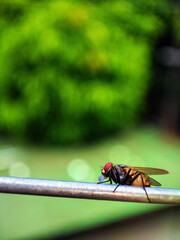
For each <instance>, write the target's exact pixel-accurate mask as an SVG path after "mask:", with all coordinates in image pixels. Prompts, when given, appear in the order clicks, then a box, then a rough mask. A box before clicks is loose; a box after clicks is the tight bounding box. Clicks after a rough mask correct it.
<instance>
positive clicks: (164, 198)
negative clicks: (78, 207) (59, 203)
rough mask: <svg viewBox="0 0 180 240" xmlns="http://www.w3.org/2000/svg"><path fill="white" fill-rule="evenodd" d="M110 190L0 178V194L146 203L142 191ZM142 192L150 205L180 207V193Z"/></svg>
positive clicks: (104, 186) (110, 187) (81, 184)
mask: <svg viewBox="0 0 180 240" xmlns="http://www.w3.org/2000/svg"><path fill="white" fill-rule="evenodd" d="M114 188H115V185H112V184H96V183H87V182H86V183H85V182H67V181H55V180H45V179H32V178H16V177H0V192H1V193H14V194H27V195H40V196H54V197H67V198H84V199H97V200H112V201H127V202H144V203H148V199H147V197H146V194H145V191H144V189H143V188H142V187H132V186H125V185H121V186H119V187H118V188H117V190H116V192H115V193H113V190H114ZM146 191H147V193H148V196H149V198H150V200H151V203H168V204H180V189H164V188H160V187H156V188H151V187H147V188H146Z"/></svg>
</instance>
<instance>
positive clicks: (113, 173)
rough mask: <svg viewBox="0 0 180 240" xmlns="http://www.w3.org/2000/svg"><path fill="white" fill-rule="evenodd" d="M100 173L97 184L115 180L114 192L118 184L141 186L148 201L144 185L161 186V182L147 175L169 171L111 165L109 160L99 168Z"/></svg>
mask: <svg viewBox="0 0 180 240" xmlns="http://www.w3.org/2000/svg"><path fill="white" fill-rule="evenodd" d="M101 173H102V174H101V175H100V176H99V182H98V184H100V183H105V182H110V183H111V184H112V182H115V183H116V184H118V185H117V186H116V187H115V189H114V190H113V192H115V191H116V189H117V188H118V187H119V186H120V185H130V186H136V187H143V189H144V192H145V194H146V197H147V199H148V201H149V202H151V200H150V198H149V196H148V193H147V190H146V187H150V186H151V185H152V186H161V184H160V183H159V182H157V181H156V180H155V179H153V178H151V177H149V176H148V175H158V174H168V173H169V172H168V171H166V170H164V169H158V168H147V167H131V166H126V165H123V164H120V165H113V164H112V163H111V162H109V163H106V165H105V166H104V167H103V168H102V169H101ZM106 179H107V180H106Z"/></svg>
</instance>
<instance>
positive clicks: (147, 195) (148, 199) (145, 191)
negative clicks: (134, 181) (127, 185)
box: [141, 175, 151, 203]
mask: <svg viewBox="0 0 180 240" xmlns="http://www.w3.org/2000/svg"><path fill="white" fill-rule="evenodd" d="M141 180H142V185H143V189H144V191H145V194H146V197H147V199H148V202H149V203H151V200H150V198H149V196H148V194H147V191H146V188H145V185H144V181H143V177H142V175H141Z"/></svg>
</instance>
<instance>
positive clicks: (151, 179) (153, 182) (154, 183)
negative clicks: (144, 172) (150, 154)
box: [147, 176, 161, 186]
mask: <svg viewBox="0 0 180 240" xmlns="http://www.w3.org/2000/svg"><path fill="white" fill-rule="evenodd" d="M147 178H148V180H149V181H150V183H151V185H152V186H161V184H160V183H159V182H158V181H156V180H155V179H153V178H151V177H149V176H147Z"/></svg>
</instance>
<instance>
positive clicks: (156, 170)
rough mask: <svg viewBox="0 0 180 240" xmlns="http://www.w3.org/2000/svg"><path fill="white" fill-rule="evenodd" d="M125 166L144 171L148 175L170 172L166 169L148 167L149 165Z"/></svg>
mask: <svg viewBox="0 0 180 240" xmlns="http://www.w3.org/2000/svg"><path fill="white" fill-rule="evenodd" d="M124 168H131V170H134V171H138V172H141V173H144V174H146V175H159V174H168V173H169V172H168V171H166V170H164V169H159V168H148V167H131V166H125V167H124Z"/></svg>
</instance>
